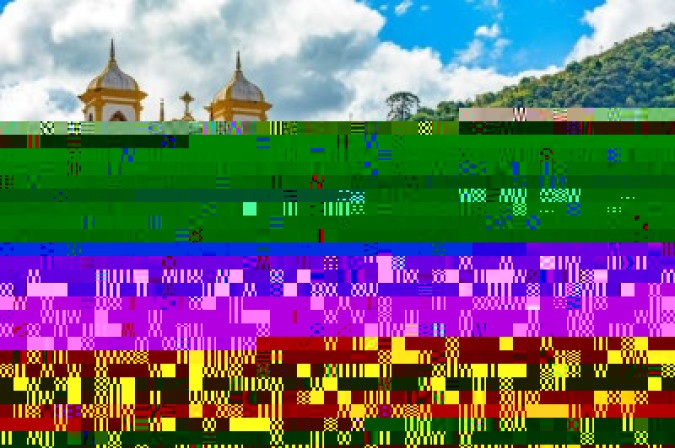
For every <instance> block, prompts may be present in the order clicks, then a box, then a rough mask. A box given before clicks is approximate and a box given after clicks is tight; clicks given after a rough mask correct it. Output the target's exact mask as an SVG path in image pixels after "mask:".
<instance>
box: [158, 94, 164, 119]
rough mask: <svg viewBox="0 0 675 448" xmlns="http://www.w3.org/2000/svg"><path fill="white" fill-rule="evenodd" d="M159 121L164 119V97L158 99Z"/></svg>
mask: <svg viewBox="0 0 675 448" xmlns="http://www.w3.org/2000/svg"><path fill="white" fill-rule="evenodd" d="M159 121H164V98H162V99H161V100H160V101H159Z"/></svg>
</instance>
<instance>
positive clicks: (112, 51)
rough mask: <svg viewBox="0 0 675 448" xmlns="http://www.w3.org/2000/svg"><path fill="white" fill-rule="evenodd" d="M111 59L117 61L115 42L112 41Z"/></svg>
mask: <svg viewBox="0 0 675 448" xmlns="http://www.w3.org/2000/svg"><path fill="white" fill-rule="evenodd" d="M110 59H115V42H114V40H113V39H110Z"/></svg>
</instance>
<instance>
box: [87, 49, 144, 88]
mask: <svg viewBox="0 0 675 448" xmlns="http://www.w3.org/2000/svg"><path fill="white" fill-rule="evenodd" d="M98 88H104V89H118V90H135V91H138V90H139V88H138V83H137V82H136V80H134V78H132V77H131V76H129V75H127V74H126V73H124V72H123V71H122V70H120V68H119V67H118V66H117V61H116V60H115V45H114V43H113V41H112V40H111V41H110V60H108V66H107V67H106V68H105V70H103V72H102V73H101V74H100V75H98V76H97V77H96V78H94V79H93V80H92V81H91V82H90V83H89V87H88V89H98Z"/></svg>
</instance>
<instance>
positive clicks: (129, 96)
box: [79, 39, 147, 121]
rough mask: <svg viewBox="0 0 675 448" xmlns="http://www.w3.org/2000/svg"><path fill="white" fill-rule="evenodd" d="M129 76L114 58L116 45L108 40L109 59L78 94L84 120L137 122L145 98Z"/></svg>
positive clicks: (144, 94)
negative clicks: (83, 90) (85, 89)
mask: <svg viewBox="0 0 675 448" xmlns="http://www.w3.org/2000/svg"><path fill="white" fill-rule="evenodd" d="M146 96H147V95H146V93H145V92H142V91H141V89H140V88H139V87H138V83H137V82H136V81H135V80H134V78H132V77H131V76H129V75H127V74H126V73H124V72H123V71H122V70H120V68H119V67H118V65H117V61H116V60H115V44H114V42H113V41H112V39H111V40H110V59H109V60H108V65H107V66H106V68H105V69H104V70H103V72H102V73H101V74H100V75H98V76H97V77H96V78H94V79H93V80H92V81H91V82H90V83H89V86H88V87H87V91H86V92H84V93H83V94H82V95H80V96H79V98H80V100H81V101H82V102H83V103H84V108H83V109H82V112H84V119H85V120H87V121H140V120H141V110H143V106H141V101H142V100H143V99H144V98H145V97H146Z"/></svg>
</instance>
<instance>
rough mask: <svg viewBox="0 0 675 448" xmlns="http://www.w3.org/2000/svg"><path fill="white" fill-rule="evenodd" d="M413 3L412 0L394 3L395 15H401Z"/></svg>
mask: <svg viewBox="0 0 675 448" xmlns="http://www.w3.org/2000/svg"><path fill="white" fill-rule="evenodd" d="M412 5H413V2H412V0H403V1H402V2H401V3H399V4H398V5H396V7H395V8H394V13H396V15H397V16H402V15H403V14H405V13H406V12H408V9H410V7H411V6H412Z"/></svg>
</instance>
